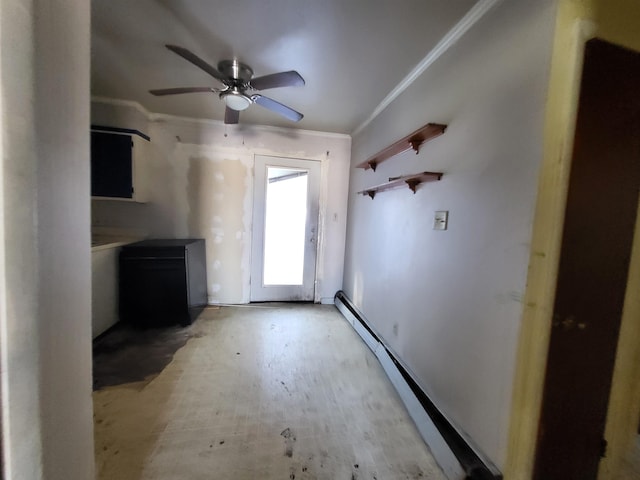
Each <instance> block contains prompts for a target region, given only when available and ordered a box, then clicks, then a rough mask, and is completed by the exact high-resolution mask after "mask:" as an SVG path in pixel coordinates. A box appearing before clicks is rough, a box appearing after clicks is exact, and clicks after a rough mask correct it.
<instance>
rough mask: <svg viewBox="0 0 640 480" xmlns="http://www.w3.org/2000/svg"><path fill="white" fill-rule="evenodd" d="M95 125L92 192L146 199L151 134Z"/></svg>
mask: <svg viewBox="0 0 640 480" xmlns="http://www.w3.org/2000/svg"><path fill="white" fill-rule="evenodd" d="M103 128H109V127H92V130H91V196H92V197H93V198H95V199H107V200H127V201H133V202H146V201H147V191H148V183H149V179H148V171H146V170H147V165H146V164H147V159H148V157H149V151H148V148H149V140H150V139H149V137H147V136H146V135H144V134H143V133H140V132H138V131H137V130H125V129H117V128H111V129H110V130H108V131H105V130H101V129H103Z"/></svg>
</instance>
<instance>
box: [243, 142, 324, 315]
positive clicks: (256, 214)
mask: <svg viewBox="0 0 640 480" xmlns="http://www.w3.org/2000/svg"><path fill="white" fill-rule="evenodd" d="M254 159H255V160H254V187H253V195H254V198H253V226H252V234H251V241H252V246H251V264H250V267H249V269H250V289H249V298H250V301H251V302H262V301H308V302H314V301H315V300H316V295H317V279H318V261H319V257H320V250H321V249H320V243H321V242H320V239H321V238H322V232H321V222H320V211H321V201H322V162H321V161H318V160H315V159H304V158H292V157H282V156H273V155H257V154H256V155H255V157H254ZM270 166H275V167H280V166H282V167H285V168H292V169H301V170H308V171H309V179H310V180H311V181H310V182H309V184H308V196H307V206H308V214H307V221H306V225H305V245H307V246H305V258H304V272H303V285H301V286H300V288H299V290H300V291H299V293H298V294H297V295H296V294H294V295H291V291H293V290H294V289H295V286H289V285H283V286H280V285H272V286H264V285H262V276H263V274H264V272H263V269H262V267H260V268H259V269H258V268H257V266H256V265H257V264H256V262H263V261H264V257H263V253H262V252H261V251H262V249H263V248H264V226H265V223H264V220H265V219H264V214H265V210H264V209H265V206H266V205H265V203H264V202H262V203H261V204H258V195H260V197H264V195H265V194H266V190H264V185H262V186H260V185H259V184H258V182H259V178H258V177H259V176H260V177H261V175H262V174H261V173H260V172H259V169H262V168H264V169H265V172H264V173H263V174H264V176H265V181H266V169H267V168H268V167H270ZM314 223H315V225H314ZM259 229H262V232H261V233H259V232H258V230H259ZM258 235H259V236H258ZM310 242H311V243H313V247H312V248H310V249H309V250H307V249H308V248H309V247H308V244H309V243H310ZM307 252H308V253H307ZM258 277H260V278H259V279H258ZM257 281H259V282H260V285H261V286H260V287H259V290H260V292H258V290H256V289H255V285H256V282H257ZM266 290H269V291H270V292H272V295H266V294H265V293H266Z"/></svg>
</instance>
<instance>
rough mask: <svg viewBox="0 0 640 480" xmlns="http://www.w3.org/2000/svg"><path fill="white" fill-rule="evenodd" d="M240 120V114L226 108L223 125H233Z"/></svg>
mask: <svg viewBox="0 0 640 480" xmlns="http://www.w3.org/2000/svg"><path fill="white" fill-rule="evenodd" d="M238 120H240V112H239V111H238V110H234V109H232V108H229V107H226V108H225V111H224V123H226V124H227V125H234V124H236V123H238Z"/></svg>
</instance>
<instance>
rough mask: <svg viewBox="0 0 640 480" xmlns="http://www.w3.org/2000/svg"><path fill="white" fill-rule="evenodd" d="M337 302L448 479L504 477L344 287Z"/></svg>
mask: <svg viewBox="0 0 640 480" xmlns="http://www.w3.org/2000/svg"><path fill="white" fill-rule="evenodd" d="M334 303H335V305H336V307H337V308H338V310H339V311H340V312H341V313H342V315H343V316H344V318H345V319H346V320H347V321H348V322H349V323H350V324H351V326H352V327H353V328H354V330H355V331H356V332H357V333H358V334H359V335H360V337H361V338H362V339H363V341H364V342H365V343H366V344H367V346H368V347H369V348H370V349H371V351H372V352H373V353H374V354H375V355H376V357H377V358H378V360H379V361H380V364H381V365H382V368H383V369H384V371H385V373H386V374H387V376H388V377H389V380H390V381H391V383H392V384H393V386H394V387H395V389H396V391H397V392H398V394H399V395H400V398H401V399H402V401H403V403H404V404H405V407H406V408H407V411H408V412H409V415H410V416H411V418H412V419H413V421H414V423H415V424H416V427H417V428H418V431H419V432H420V435H421V436H422V438H423V439H424V441H425V442H426V443H427V445H428V446H429V448H430V449H431V453H432V454H433V456H434V458H435V459H436V461H437V462H438V464H439V465H440V467H441V468H442V470H443V471H444V473H445V475H446V476H447V478H449V479H450V480H502V474H501V473H500V471H499V470H498V469H497V467H496V466H495V465H494V464H493V463H491V462H490V461H488V460H487V459H485V458H482V456H481V455H479V454H478V453H477V452H476V450H475V449H474V447H473V446H472V445H470V444H469V442H468V441H467V440H466V439H465V437H464V436H463V435H462V434H461V433H460V432H459V431H458V430H457V429H456V427H455V426H454V425H453V424H452V423H451V422H450V421H449V420H448V419H447V418H446V416H445V415H444V414H443V413H442V412H441V411H440V410H439V409H438V407H436V405H435V404H434V403H433V401H432V400H431V399H430V398H429V396H428V395H427V394H426V392H425V391H424V390H423V389H422V388H421V387H420V385H419V384H418V383H417V382H416V381H415V380H414V379H413V377H412V376H411V374H410V373H409V371H408V370H407V369H406V368H405V367H404V366H403V365H402V363H401V362H400V361H399V360H398V359H397V358H396V355H395V354H394V353H393V351H391V350H390V349H389V348H387V346H386V345H385V344H384V342H383V341H382V339H381V338H380V336H379V335H378V334H377V333H376V332H375V331H374V330H373V329H372V328H371V326H369V324H368V323H367V321H366V319H365V317H364V315H362V313H361V312H360V311H359V310H358V309H357V308H356V307H355V305H353V303H352V302H351V300H350V299H349V298H348V297H347V296H346V295H345V293H344V292H343V291H342V290H340V291H338V292H337V293H336V295H335V297H334Z"/></svg>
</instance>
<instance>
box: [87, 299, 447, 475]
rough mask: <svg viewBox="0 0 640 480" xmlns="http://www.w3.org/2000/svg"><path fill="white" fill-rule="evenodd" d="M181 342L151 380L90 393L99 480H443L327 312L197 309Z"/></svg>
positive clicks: (379, 380) (400, 410) (363, 354)
mask: <svg viewBox="0 0 640 480" xmlns="http://www.w3.org/2000/svg"><path fill="white" fill-rule="evenodd" d="M180 334H181V335H184V334H187V335H188V336H189V339H188V341H187V342H186V344H185V346H184V347H182V348H181V349H179V350H178V351H177V352H176V353H175V355H174V358H173V360H172V361H171V363H169V365H168V366H167V367H166V368H164V370H162V372H161V373H159V374H158V375H157V376H154V377H153V378H152V379H151V380H150V381H149V379H148V380H147V381H140V382H134V383H125V384H121V385H116V386H111V387H106V388H103V389H101V390H98V391H96V392H94V410H95V427H96V428H95V432H96V466H97V471H98V475H97V478H98V479H100V480H116V479H117V480H128V479H130V480H134V479H135V480H138V479H153V480H165V479H167V480H168V479H203V480H204V479H207V480H211V479H237V480H242V479H247V480H248V479H284V480H286V479H289V480H292V479H299V480H304V479H327V480H336V479H344V480H356V479H357V480H361V479H370V480H371V479H377V480H394V479H420V478H424V479H433V480H444V479H445V477H444V475H443V474H442V473H441V471H440V470H439V469H438V467H437V465H436V464H435V462H434V460H433V458H432V457H431V455H430V453H429V451H428V448H427V447H426V446H425V444H424V443H423V441H422V440H421V438H420V436H419V434H418V432H417V430H416V429H415V427H414V425H413V423H412V421H411V419H410V418H409V417H408V415H407V413H406V411H405V409H404V407H403V406H402V404H401V402H400V399H399V398H398V396H397V394H396V393H395V391H394V389H393V387H392V386H391V384H390V382H389V381H388V379H387V378H386V376H385V374H384V372H383V371H382V369H381V367H380V365H379V364H378V361H377V359H376V358H375V356H374V355H373V354H372V353H371V352H370V351H369V350H368V349H367V347H366V346H365V345H364V343H363V342H362V341H361V340H360V338H359V337H358V336H357V335H356V334H355V332H353V330H352V329H351V327H350V326H349V325H348V324H347V323H346V322H345V321H344V319H343V318H342V316H341V315H340V314H339V312H338V311H337V310H336V309H335V307H333V306H320V305H264V306H246V307H223V308H220V309H211V310H205V311H204V312H203V314H201V316H200V318H199V319H198V321H197V322H195V323H194V325H192V326H190V327H187V330H186V331H182V332H181V333H180ZM138 361H139V360H138Z"/></svg>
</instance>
